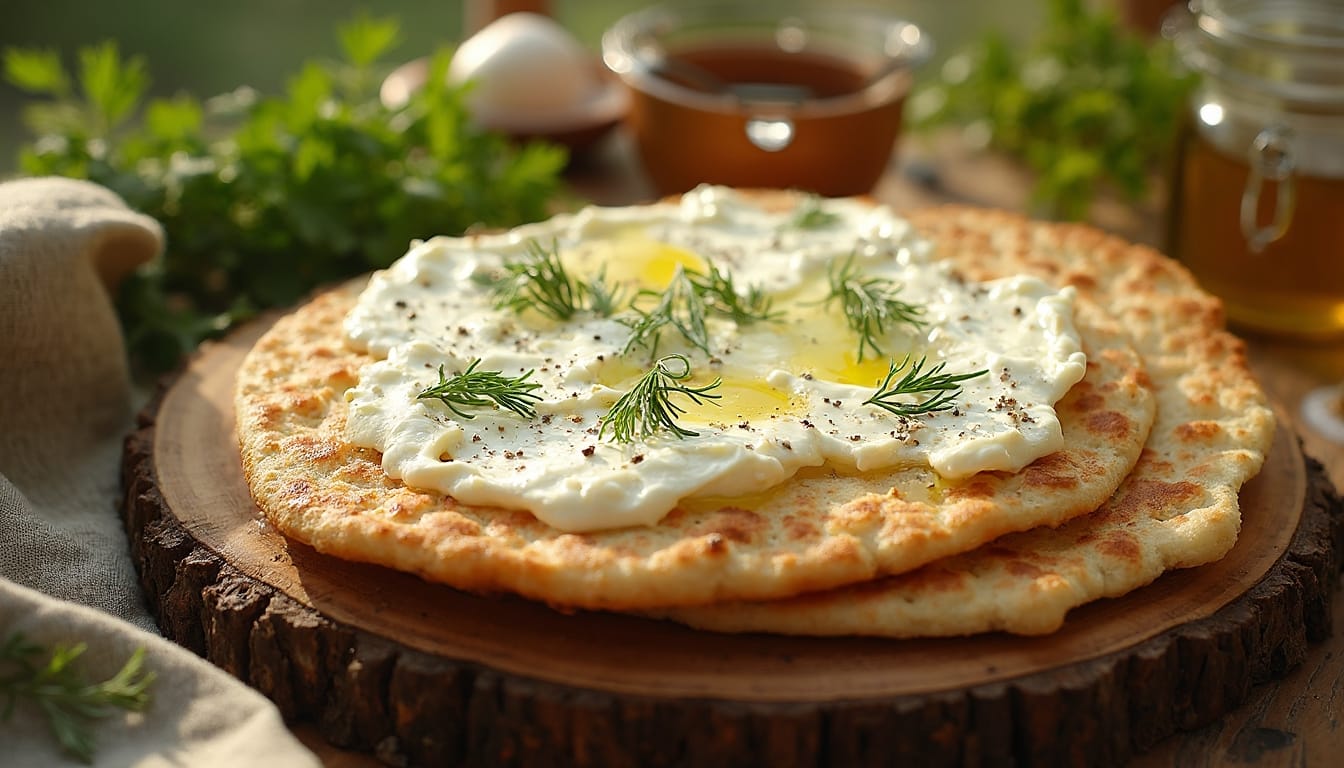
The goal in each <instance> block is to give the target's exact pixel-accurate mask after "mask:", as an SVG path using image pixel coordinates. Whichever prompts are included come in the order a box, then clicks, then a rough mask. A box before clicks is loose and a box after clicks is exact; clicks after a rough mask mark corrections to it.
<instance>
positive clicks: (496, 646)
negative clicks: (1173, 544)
mask: <svg viewBox="0 0 1344 768" xmlns="http://www.w3.org/2000/svg"><path fill="white" fill-rule="evenodd" d="M267 325H268V323H267V322H265V321H262V322H258V323H254V324H252V325H251V326H248V327H247V328H245V329H243V330H241V331H240V332H238V333H235V334H234V335H232V336H230V337H229V338H228V339H226V340H225V341H223V342H221V343H218V344H214V345H211V346H209V347H207V348H206V349H205V350H203V351H202V352H201V353H200V354H199V355H198V356H197V357H196V358H195V359H194V360H193V361H192V363H191V364H190V365H189V366H188V367H187V368H186V369H185V370H184V371H183V372H182V373H181V374H180V375H179V376H178V377H176V378H175V379H174V380H173V381H172V383H171V384H169V385H167V386H166V387H165V389H164V390H163V391H162V392H161V393H160V395H159V397H157V398H156V401H155V403H154V404H153V405H151V406H150V407H149V408H147V409H146V411H145V412H144V414H143V415H142V420H141V425H140V429H138V430H137V431H136V432H135V433H134V434H133V435H132V436H131V437H130V438H128V441H127V446H126V457H125V464H124V478H125V484H126V486H125V487H126V498H125V505H124V512H125V516H126V523H127V527H128V530H129V531H130V534H131V540H132V542H133V549H134V555H135V558H136V561H137V563H138V565H139V567H140V573H141V581H142V584H143V585H144V587H145V590H146V592H147V594H148V596H149V599H150V601H151V604H152V606H153V607H154V608H155V609H156V610H157V612H158V617H159V623H160V625H161V626H162V628H163V629H164V631H165V634H166V635H168V636H169V637H171V638H173V639H174V640H176V641H177V642H179V643H182V644H183V645H185V646H187V647H189V648H191V649H193V650H195V651H196V652H197V653H200V654H202V655H203V656H205V657H206V658H208V659H210V660H211V661H213V662H215V663H216V664H218V665H220V666H221V667H223V668H224V669H226V670H228V671H229V672H231V673H233V674H235V675H237V676H238V677H240V678H242V679H243V680H246V681H248V682H249V683H251V684H252V685H254V686H256V687H257V688H259V689H260V690H261V691H262V692H263V693H265V694H266V695H268V696H270V697H271V698H272V699H273V700H274V701H275V702H276V703H277V704H278V705H279V707H280V709H281V711H282V712H283V713H284V714H285V716H286V717H287V718H289V719H291V720H292V721H311V722H313V723H315V725H316V727H317V728H318V730H319V731H320V732H321V733H322V735H323V736H324V737H325V738H326V739H328V740H329V741H331V742H332V743H333V744H336V745H339V746H343V747H349V748H353V749H359V750H364V751H370V752H373V753H375V754H376V755H378V757H379V758H380V759H382V760H384V761H386V762H389V763H392V764H401V763H409V764H413V765H459V764H481V765H500V764H593V765H608V764H609V765H638V766H644V765H724V764H765V765H795V764H806V765H816V764H835V765H855V764H864V763H872V764H898V763H900V764H912V765H913V764H918V765H937V764H962V765H976V764H1001V763H1009V762H1016V763H1022V762H1030V763H1033V764H1035V763H1042V764H1056V763H1058V764H1076V763H1086V764H1088V765H1104V764H1113V763H1118V762H1121V761H1123V760H1124V759H1126V758H1127V757H1129V756H1130V755H1132V754H1134V753H1135V752H1136V751H1140V750H1143V749H1145V748H1146V747H1148V746H1150V745H1152V744H1153V743H1154V742H1156V741H1157V740H1159V739H1161V738H1163V737H1165V736H1167V735H1169V734H1171V733H1173V732H1174V731H1175V730H1178V729H1189V728H1194V727H1197V726H1199V725H1202V724H1204V723H1207V722H1209V721H1211V720H1212V719H1214V718H1216V717H1218V716H1220V715H1222V714H1224V713H1225V712H1227V711H1228V710H1230V709H1231V708H1233V707H1235V706H1236V705H1237V704H1239V703H1240V702H1241V701H1242V700H1243V699H1244V698H1245V697H1246V696H1247V694H1248V692H1249V690H1250V688H1251V686H1252V685H1253V684H1255V683H1258V682H1263V681H1265V680H1268V679H1270V678H1272V677H1275V676H1278V675H1281V674H1283V673H1284V672H1286V671H1287V670H1288V669H1290V668H1292V667H1293V666H1295V665H1296V664H1297V663H1299V662H1300V661H1301V659H1302V657H1303V655H1304V653H1305V650H1306V646H1307V643H1308V642H1311V641H1317V640H1320V639H1322V638H1324V637H1326V636H1328V635H1329V633H1330V597H1331V591H1332V589H1333V586H1334V583H1335V574H1336V573H1337V572H1338V567H1339V558H1340V551H1341V548H1342V547H1341V538H1342V536H1341V530H1342V528H1341V523H1340V514H1339V506H1340V505H1339V500H1338V499H1337V498H1336V497H1335V495H1334V492H1333V490H1332V488H1331V485H1330V483H1329V481H1328V480H1327V479H1326V478H1325V476H1324V474H1323V472H1322V471H1321V468H1320V466H1319V465H1318V464H1316V463H1315V462H1314V461H1312V460H1310V459H1305V458H1304V456H1303V454H1302V452H1301V449H1300V447H1299V444H1298V440H1297V438H1296V437H1295V436H1294V435H1293V434H1292V433H1291V432H1290V431H1289V430H1288V429H1287V428H1286V427H1280V429H1279V431H1278V433H1277V434H1276V436H1275V442H1274V446H1273V448H1272V450H1271V451H1270V453H1269V456H1268V460H1267V462H1266V464H1265V467H1264V469H1263V471H1262V472H1261V474H1260V475H1259V476H1258V477H1256V478H1255V479H1254V480H1252V481H1251V482H1250V483H1248V484H1247V485H1246V486H1245V488H1244V489H1243V491H1242V495H1241V501H1242V512H1243V527H1242V531H1241V536H1240V538H1239V540H1238V542H1237V545H1236V547H1235V548H1234V549H1233V551H1232V552H1231V553H1230V554H1229V555H1228V556H1227V557H1226V558H1224V559H1223V560H1222V561H1220V562H1218V563H1215V564H1212V565H1209V566H1205V567H1202V568H1198V569H1192V570H1187V571H1179V572H1175V573H1171V574H1168V575H1166V576H1164V577H1162V578H1161V579H1159V580H1158V581H1157V582H1155V583H1154V584H1152V585H1150V586H1148V587H1146V588H1143V589H1140V590H1138V591H1136V592H1133V593H1131V594H1129V595H1127V596H1125V597H1122V598H1119V599H1113V600H1102V601H1098V602H1096V603H1093V604H1090V605H1087V606H1084V607H1082V608H1080V609H1077V610H1075V611H1074V612H1073V613H1071V614H1070V616H1069V619H1068V621H1067V623H1066V625H1065V627H1064V628H1063V629H1062V630H1060V631H1059V632H1057V633H1055V634H1052V635H1049V636H1047V637H1040V638H1020V637H1013V636H1008V635H1001V634H994V635H983V636H977V637H970V638H957V639H939V640H920V641H892V640H880V639H863V638H836V639H831V638H826V639H819V638H795V637H777V636H765V635H720V634H713V633H707V632H699V631H695V630H691V629H687V628H684V627H681V626H679V625H675V624H670V623H666V622H659V621H652V620H646V619H640V618H634V617H628V616H619V615H614V614H605V613H588V612H582V613H578V614H573V615H567V614H561V613H558V612H555V611H553V610H551V609H549V608H547V607H545V606H543V605H540V604H536V603H531V602H528V601H524V600H521V599H516V598H507V597H504V598H486V597H478V596H474V595H469V594H465V593H462V592H458V591H455V590H452V589H449V588H447V587H443V586H439V585H434V584H429V583H426V582H424V581H421V580H419V579H418V578H416V577H413V576H410V575H406V574H402V573H399V572H396V571H392V570H388V569H384V568H380V567H377V566H370V565H365V564H359V563H350V562H345V561H341V560H338V559H335V558H331V557H327V556H324V555H321V554H319V553H317V552H316V551H314V550H313V549H311V548H310V547H308V546H305V545H302V544H299V543H296V542H292V541H288V540H286V539H285V538H284V537H282V536H281V535H279V534H278V533H277V532H276V531H274V530H273V529H272V528H271V527H270V526H269V525H268V524H267V523H266V522H265V521H264V520H263V519H262V517H261V515H260V513H259V512H258V510H257V509H256V507H255V506H254V505H253V503H252V501H251V498H250V496H249V495H248V491H247V487H246V484H245V483H244V481H243V479H242V473H241V467H240V464H239V458H238V452H237V447H236V441H235V439H234V437H233V407H232V389H233V380H234V373H235V371H236V370H237V367H238V365H239V364H240V362H241V360H242V357H243V355H244V354H245V353H246V351H247V350H248V349H249V348H250V347H251V345H252V343H253V341H254V340H255V339H256V338H257V337H258V336H259V335H260V334H261V333H262V332H263V331H264V330H265V328H266V327H267Z"/></svg>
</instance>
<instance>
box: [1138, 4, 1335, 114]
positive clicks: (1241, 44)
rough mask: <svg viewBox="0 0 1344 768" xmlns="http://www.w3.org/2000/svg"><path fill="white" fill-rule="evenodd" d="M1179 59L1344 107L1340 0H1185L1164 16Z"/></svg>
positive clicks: (1255, 85)
mask: <svg viewBox="0 0 1344 768" xmlns="http://www.w3.org/2000/svg"><path fill="white" fill-rule="evenodd" d="M1163 33H1164V34H1165V35H1166V36H1167V37H1170V38H1172V39H1173V40H1174V41H1175V43H1176V47H1177V50H1178V51H1179V53H1180V56H1181V59H1182V60H1183V61H1184V62H1185V63H1186V64H1187V65H1188V66H1190V67H1192V68H1193V69H1195V70H1197V71H1199V72H1201V73H1204V74H1206V75H1211V76H1213V77H1217V78H1219V79H1220V80H1223V81H1226V82H1227V83H1229V84H1234V85H1236V86H1237V87H1238V88H1239V89H1245V90H1250V91H1255V92H1258V93H1260V94H1263V95H1265V96H1267V97H1270V98H1274V99H1278V100H1282V101H1283V102H1285V103H1287V104H1288V105H1290V106H1297V107H1305V108H1310V107H1327V108H1340V107H1344V4H1341V3H1339V2H1338V1H1337V0H1192V1H1191V3H1190V8H1189V11H1183V10H1180V11H1176V12H1174V13H1173V14H1172V15H1170V16H1169V17H1168V18H1167V19H1166V20H1165V22H1164V26H1163Z"/></svg>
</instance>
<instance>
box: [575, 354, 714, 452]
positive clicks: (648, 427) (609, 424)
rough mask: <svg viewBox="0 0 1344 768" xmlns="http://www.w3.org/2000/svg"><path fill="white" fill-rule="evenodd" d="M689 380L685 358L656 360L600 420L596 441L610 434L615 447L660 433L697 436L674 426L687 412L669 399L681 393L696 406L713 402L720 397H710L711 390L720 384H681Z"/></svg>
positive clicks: (688, 362) (666, 357) (673, 356)
mask: <svg viewBox="0 0 1344 768" xmlns="http://www.w3.org/2000/svg"><path fill="white" fill-rule="evenodd" d="M690 376H691V361H689V360H687V359H686V357H685V356H684V355H667V356H665V357H662V358H659V359H658V361H657V362H655V363H654V364H653V367H652V368H650V369H649V370H648V371H647V372H646V373H645V374H644V375H643V376H641V377H639V381H637V382H635V386H633V387H631V388H630V390H629V391H628V392H626V393H625V394H623V395H621V399H619V400H617V401H616V404H615V405H613V406H612V407H611V410H609V411H607V414H606V415H605V416H603V417H602V428H601V430H600V431H599V432H598V439H603V438H605V437H606V435H607V432H608V431H610V432H611V439H612V440H615V441H616V442H618V443H629V442H633V441H634V440H636V439H640V440H643V439H646V438H648V437H650V436H652V435H654V434H656V433H657V432H659V431H663V430H666V431H668V432H671V433H672V434H674V435H676V436H677V438H678V439H680V438H686V437H695V436H696V435H698V434H700V433H698V432H692V431H691V430H689V429H686V428H684V427H682V426H681V425H680V424H677V417H678V416H680V415H681V414H683V413H685V412H686V409H685V408H682V407H681V406H679V405H677V404H676V403H674V402H672V397H671V396H672V394H673V393H680V394H682V395H685V396H686V397H688V398H690V399H691V402H693V403H695V404H696V405H701V404H703V403H705V402H707V401H708V402H713V401H714V400H717V399H719V397H720V395H714V394H710V390H712V389H716V388H717V387H718V386H719V385H720V384H722V383H723V380H722V379H715V380H714V381H713V382H711V383H709V384H706V385H704V386H702V387H688V386H685V385H684V384H681V382H682V381H685V380H686V379H688V378H690ZM715 405H718V403H715Z"/></svg>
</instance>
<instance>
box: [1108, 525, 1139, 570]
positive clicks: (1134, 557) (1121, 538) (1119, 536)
mask: <svg viewBox="0 0 1344 768" xmlns="http://www.w3.org/2000/svg"><path fill="white" fill-rule="evenodd" d="M1097 551H1098V552H1100V553H1101V554H1102V555H1104V556H1106V557H1110V558H1114V559H1116V560H1124V561H1125V562H1127V563H1136V562H1138V561H1139V556H1140V550H1139V544H1138V542H1137V541H1135V540H1134V537H1133V536H1131V535H1130V534H1128V533H1125V532H1124V531H1111V532H1110V533H1108V534H1107V535H1106V538H1104V539H1102V540H1101V541H1100V542H1098V543H1097Z"/></svg>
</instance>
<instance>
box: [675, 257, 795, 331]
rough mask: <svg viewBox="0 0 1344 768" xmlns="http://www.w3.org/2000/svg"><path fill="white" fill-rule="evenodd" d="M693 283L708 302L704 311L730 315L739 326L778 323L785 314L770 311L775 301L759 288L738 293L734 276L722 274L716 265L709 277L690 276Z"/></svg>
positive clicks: (710, 269) (711, 269)
mask: <svg viewBox="0 0 1344 768" xmlns="http://www.w3.org/2000/svg"><path fill="white" fill-rule="evenodd" d="M690 280H691V284H692V285H694V286H695V290H696V292H697V293H699V294H700V297H701V299H703V300H704V302H705V308H706V309H708V310H710V311H712V312H717V313H719V314H721V315H727V316H728V317H731V318H732V319H733V322H735V323H737V324H738V325H747V324H749V323H755V322H762V321H767V320H776V319H778V318H779V317H780V315H781V314H782V313H781V312H778V311H775V310H773V309H771V305H772V304H773V300H772V299H771V298H770V296H769V295H768V294H766V292H765V290H764V289H762V288H761V286H759V285H755V284H753V285H749V286H747V291H746V293H738V291H737V285H736V284H735V283H734V282H733V276H732V274H731V273H728V272H722V271H720V270H719V268H718V267H717V266H716V265H714V264H713V263H710V264H709V274H707V275H702V274H700V273H698V272H692V273H691V274H690Z"/></svg>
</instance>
